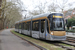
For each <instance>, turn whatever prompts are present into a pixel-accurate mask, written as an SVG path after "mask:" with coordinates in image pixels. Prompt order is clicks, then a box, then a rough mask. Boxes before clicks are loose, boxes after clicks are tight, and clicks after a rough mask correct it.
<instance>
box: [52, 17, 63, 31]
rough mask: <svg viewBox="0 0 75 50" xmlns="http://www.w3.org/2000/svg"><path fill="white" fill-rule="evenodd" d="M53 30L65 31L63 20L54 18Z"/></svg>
mask: <svg viewBox="0 0 75 50" xmlns="http://www.w3.org/2000/svg"><path fill="white" fill-rule="evenodd" d="M52 24H53V29H52V30H64V20H63V18H53V23H52Z"/></svg>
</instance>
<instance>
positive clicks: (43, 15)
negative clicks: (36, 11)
mask: <svg viewBox="0 0 75 50" xmlns="http://www.w3.org/2000/svg"><path fill="white" fill-rule="evenodd" d="M53 13H59V12H51V13H44V14H40V15H36V16H32V17H30V18H27V19H23V20H20V21H17V22H16V23H19V22H22V21H27V20H31V19H35V18H39V17H48V15H50V14H53ZM61 14H63V13H61Z"/></svg>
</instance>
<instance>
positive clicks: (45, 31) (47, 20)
mask: <svg viewBox="0 0 75 50" xmlns="http://www.w3.org/2000/svg"><path fill="white" fill-rule="evenodd" d="M15 31H16V32H19V33H22V34H25V35H28V36H31V37H33V38H38V39H44V40H50V41H63V40H66V36H65V35H66V32H65V24H64V18H63V14H62V13H56V12H54V13H46V14H40V15H36V16H33V17H31V18H27V19H24V20H20V21H17V22H16V23H15Z"/></svg>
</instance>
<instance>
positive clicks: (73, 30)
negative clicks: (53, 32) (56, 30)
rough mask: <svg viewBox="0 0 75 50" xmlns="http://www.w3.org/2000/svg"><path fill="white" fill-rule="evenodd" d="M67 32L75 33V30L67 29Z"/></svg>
mask: <svg viewBox="0 0 75 50" xmlns="http://www.w3.org/2000/svg"><path fill="white" fill-rule="evenodd" d="M66 32H73V33H74V32H75V30H66Z"/></svg>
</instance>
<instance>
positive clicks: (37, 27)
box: [32, 21, 39, 31]
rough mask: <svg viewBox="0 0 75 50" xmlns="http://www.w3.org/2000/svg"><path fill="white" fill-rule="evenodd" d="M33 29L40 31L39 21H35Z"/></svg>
mask: <svg viewBox="0 0 75 50" xmlns="http://www.w3.org/2000/svg"><path fill="white" fill-rule="evenodd" d="M32 30H33V31H39V21H35V22H33V27H32Z"/></svg>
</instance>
